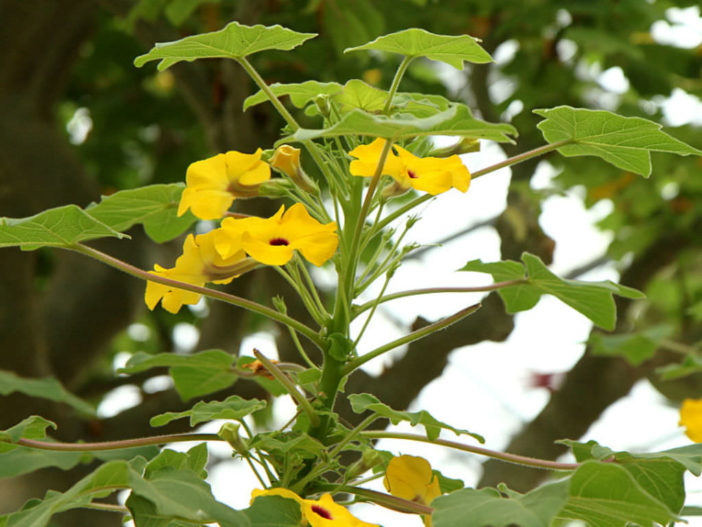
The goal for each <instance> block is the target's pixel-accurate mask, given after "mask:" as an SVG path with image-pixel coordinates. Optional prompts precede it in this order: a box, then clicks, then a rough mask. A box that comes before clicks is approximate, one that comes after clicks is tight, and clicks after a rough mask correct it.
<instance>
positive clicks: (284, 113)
mask: <svg viewBox="0 0 702 527" xmlns="http://www.w3.org/2000/svg"><path fill="white" fill-rule="evenodd" d="M236 61H237V62H238V63H239V64H241V67H242V68H244V69H245V70H246V73H248V74H249V76H250V77H251V78H252V79H253V81H254V82H255V83H256V85H257V86H258V87H259V88H260V89H261V91H262V92H263V93H265V94H266V97H268V100H269V101H270V102H271V104H272V105H273V106H274V107H275V109H276V110H278V113H279V114H280V115H281V117H282V118H283V119H285V122H286V123H288V126H290V128H292V129H293V131H297V130H299V129H300V125H299V124H298V123H297V121H296V120H295V118H294V117H293V116H292V114H291V113H290V112H289V111H288V109H287V108H286V107H285V106H284V105H283V103H282V102H280V99H278V97H277V96H276V94H275V93H273V90H271V88H270V86H268V84H266V81H264V80H263V77H261V75H259V73H258V72H257V71H256V69H255V68H254V67H253V66H252V65H251V63H250V62H249V61H248V60H246V57H241V58H238V59H236Z"/></svg>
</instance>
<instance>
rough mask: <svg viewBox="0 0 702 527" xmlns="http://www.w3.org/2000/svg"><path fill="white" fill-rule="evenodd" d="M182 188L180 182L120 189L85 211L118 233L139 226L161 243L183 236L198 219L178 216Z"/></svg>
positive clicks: (186, 214)
mask: <svg viewBox="0 0 702 527" xmlns="http://www.w3.org/2000/svg"><path fill="white" fill-rule="evenodd" d="M184 188H185V187H184V185H183V184H182V183H171V184H159V185H149V186H146V187H140V188H135V189H129V190H121V191H119V192H115V193H114V194H111V195H109V196H103V198H102V200H101V201H100V203H97V204H91V205H89V206H88V207H86V209H85V210H86V212H87V213H88V214H90V215H91V216H92V217H93V218H95V219H97V220H99V221H101V222H102V223H104V224H105V225H109V226H110V227H111V228H113V229H114V230H116V231H120V232H122V231H126V230H128V229H130V228H131V227H133V226H134V225H136V224H138V223H141V224H142V225H143V226H144V231H145V232H146V234H147V235H148V236H149V237H150V238H151V239H152V240H154V241H155V242H157V243H163V242H167V241H169V240H172V239H173V238H175V237H177V236H179V235H180V234H182V233H183V232H184V231H185V230H186V229H187V228H188V227H190V226H191V225H192V224H193V223H194V222H195V221H196V219H197V218H195V216H193V215H192V214H191V213H190V212H187V213H185V214H183V215H182V216H180V217H179V216H178V215H177V212H178V203H179V202H180V196H181V194H182V193H183V189H184Z"/></svg>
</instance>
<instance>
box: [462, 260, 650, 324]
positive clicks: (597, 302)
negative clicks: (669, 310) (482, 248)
mask: <svg viewBox="0 0 702 527" xmlns="http://www.w3.org/2000/svg"><path fill="white" fill-rule="evenodd" d="M522 262H523V263H524V265H523V266H522V265H520V264H519V263H518V262H514V261H506V262H493V263H483V262H481V261H480V260H472V261H470V262H468V263H467V264H466V265H465V266H463V267H462V268H461V269H460V270H461V271H473V272H478V273H488V274H491V275H492V277H493V279H494V280H495V281H496V282H502V281H508V280H519V279H526V280H527V283H525V284H518V285H514V286H509V287H504V288H501V289H500V290H499V294H500V296H501V297H502V300H503V301H504V303H505V307H506V309H507V312H508V313H516V312H518V311H525V310H527V309H531V308H532V307H534V306H535V305H536V303H537V302H538V300H539V298H541V295H543V294H550V295H553V296H555V297H556V298H558V299H559V300H560V301H561V302H563V303H565V304H567V305H569V306H570V307H572V308H573V309H575V310H576V311H579V312H580V313H582V314H583V315H585V316H586V317H587V318H589V319H590V320H592V322H593V323H595V324H596V325H598V326H600V327H603V328H605V329H608V330H612V329H614V326H615V324H616V316H617V313H616V308H615V305H614V298H613V296H612V295H614V294H616V295H619V296H623V297H626V298H642V297H643V293H641V292H639V291H637V290H635V289H632V288H630V287H626V286H622V285H619V284H615V283H614V282H610V281H602V282H585V281H581V280H566V279H563V278H559V277H558V276H556V275H555V274H553V273H552V272H551V271H549V270H548V268H547V267H546V266H545V265H544V263H543V262H542V261H541V260H540V259H539V258H538V257H537V256H534V255H533V254H530V253H526V252H525V253H524V254H522ZM520 268H521V272H520Z"/></svg>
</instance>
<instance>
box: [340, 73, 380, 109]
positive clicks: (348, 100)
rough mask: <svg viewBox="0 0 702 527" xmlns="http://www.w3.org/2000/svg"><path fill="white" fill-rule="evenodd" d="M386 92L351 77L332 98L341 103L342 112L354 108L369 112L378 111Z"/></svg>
mask: <svg viewBox="0 0 702 527" xmlns="http://www.w3.org/2000/svg"><path fill="white" fill-rule="evenodd" d="M387 98H388V92H386V91H385V90H381V89H379V88H374V87H373V86H371V85H369V84H366V83H365V82H363V81H361V80H358V79H352V80H350V81H348V82H347V83H346V84H344V87H343V89H342V90H341V92H340V93H337V94H335V95H334V97H333V99H334V101H336V102H337V103H338V104H339V105H341V111H342V112H343V113H346V112H349V111H351V110H353V109H354V108H358V109H360V110H364V111H366V112H369V113H379V112H382V111H383V108H384V107H385V101H386V100H387Z"/></svg>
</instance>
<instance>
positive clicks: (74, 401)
mask: <svg viewBox="0 0 702 527" xmlns="http://www.w3.org/2000/svg"><path fill="white" fill-rule="evenodd" d="M14 392H20V393H23V394H25V395H29V396H31V397H41V398H42V399H49V400H51V401H57V402H60V403H66V404H68V405H70V406H72V407H73V408H75V409H76V410H78V411H79V412H81V413H84V414H86V415H89V416H94V415H95V408H94V407H93V406H92V405H91V404H89V403H87V402H85V401H83V400H82V399H80V398H79V397H76V396H75V395H73V394H72V393H70V392H69V391H68V390H66V389H65V388H64V387H63V386H62V385H61V383H60V382H58V381H57V380H56V379H54V378H53V377H46V378H44V379H28V378H26V377H19V376H18V375H16V374H15V373H13V372H11V371H4V370H0V394H1V395H8V394H10V393H14Z"/></svg>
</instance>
